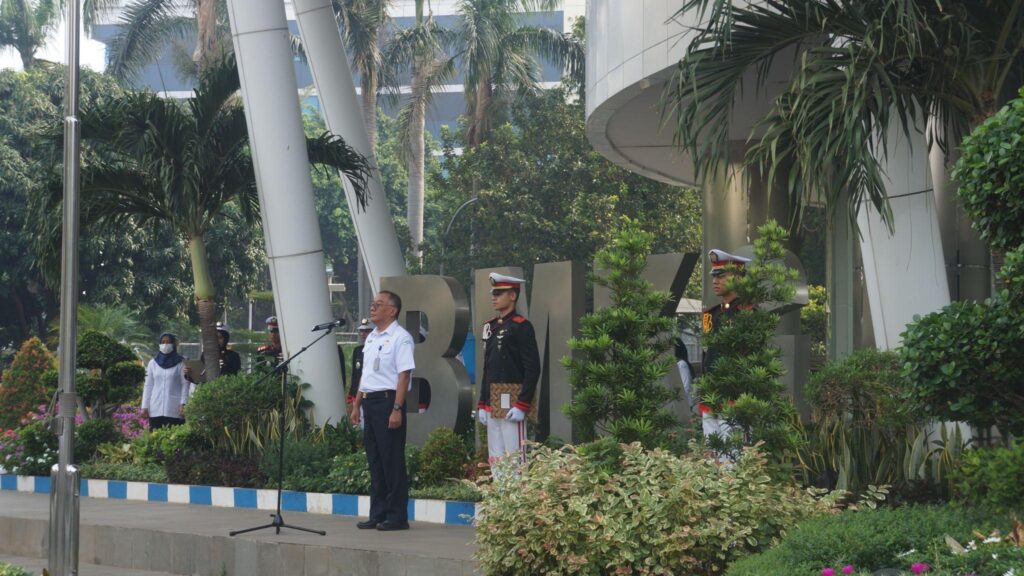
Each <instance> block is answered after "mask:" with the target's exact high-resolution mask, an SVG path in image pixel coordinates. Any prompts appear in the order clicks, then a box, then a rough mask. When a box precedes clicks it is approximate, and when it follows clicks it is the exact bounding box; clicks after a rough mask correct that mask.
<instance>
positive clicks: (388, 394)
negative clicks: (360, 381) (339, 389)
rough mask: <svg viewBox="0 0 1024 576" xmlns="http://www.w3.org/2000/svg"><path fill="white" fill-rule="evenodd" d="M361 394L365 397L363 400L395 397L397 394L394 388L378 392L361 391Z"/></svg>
mask: <svg viewBox="0 0 1024 576" xmlns="http://www.w3.org/2000/svg"><path fill="white" fill-rule="evenodd" d="M359 395H360V396H362V397H363V400H372V399H374V398H393V397H394V396H395V391H394V390H378V391H376V392H362V391H360V392H359Z"/></svg>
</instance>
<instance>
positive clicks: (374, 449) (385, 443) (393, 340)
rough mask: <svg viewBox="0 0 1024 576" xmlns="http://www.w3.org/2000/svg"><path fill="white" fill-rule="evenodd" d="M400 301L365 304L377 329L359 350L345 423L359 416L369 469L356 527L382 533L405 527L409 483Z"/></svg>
mask: <svg viewBox="0 0 1024 576" xmlns="http://www.w3.org/2000/svg"><path fill="white" fill-rule="evenodd" d="M401 311H402V299H401V298H399V297H398V295H397V294H395V293H394V292H389V291H387V290H383V291H381V292H380V293H379V294H377V296H376V297H375V298H374V299H373V303H372V304H370V321H372V322H373V324H374V326H376V329H375V330H373V331H372V332H370V335H369V336H367V337H366V343H365V344H364V345H363V372H362V376H361V377H360V381H359V392H357V393H356V398H355V402H354V403H353V404H352V412H351V413H350V416H349V417H350V419H351V421H352V424H353V425H355V426H358V425H359V409H360V408H362V414H363V445H364V446H365V447H366V460H367V464H368V465H369V467H370V518H369V520H364V521H362V522H359V523H358V524H356V526H358V527H359V528H361V529H369V528H376V529H377V530H381V531H391V530H407V529H408V528H409V516H408V504H409V478H408V476H407V474H406V470H405V434H406V418H405V396H406V394H407V393H408V392H409V387H410V385H411V382H412V370H413V368H415V367H416V363H415V361H414V360H413V347H414V346H415V343H414V342H413V339H412V335H410V334H409V332H407V331H406V330H405V328H402V327H401V326H400V325H399V324H398V321H397V318H398V314H399V313H400V312H401Z"/></svg>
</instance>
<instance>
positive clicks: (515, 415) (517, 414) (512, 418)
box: [505, 406, 526, 422]
mask: <svg viewBox="0 0 1024 576" xmlns="http://www.w3.org/2000/svg"><path fill="white" fill-rule="evenodd" d="M505 420H508V421H509V422H522V421H523V420H526V412H523V411H522V410H520V409H519V408H516V407H515V406H513V407H512V409H511V410H509V411H508V414H506V415H505Z"/></svg>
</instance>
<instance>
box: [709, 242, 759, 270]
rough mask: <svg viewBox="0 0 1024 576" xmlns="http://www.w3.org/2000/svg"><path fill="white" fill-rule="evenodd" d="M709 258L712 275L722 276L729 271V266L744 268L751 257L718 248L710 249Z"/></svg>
mask: <svg viewBox="0 0 1024 576" xmlns="http://www.w3.org/2000/svg"><path fill="white" fill-rule="evenodd" d="M708 259H709V260H711V275H712V276H721V275H722V274H725V273H726V272H728V271H729V270H728V267H729V266H730V265H731V266H733V267H738V268H742V267H743V265H744V264H746V263H747V262H750V258H745V257H743V256H737V255H736V254H730V253H728V252H726V251H725V250H719V249H717V248H715V249H713V250H710V251H708Z"/></svg>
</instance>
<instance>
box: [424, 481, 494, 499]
mask: <svg viewBox="0 0 1024 576" xmlns="http://www.w3.org/2000/svg"><path fill="white" fill-rule="evenodd" d="M409 496H411V497H412V498H427V499H430V500H455V501H459V502H479V501H480V500H482V499H483V494H481V493H480V490H478V489H476V487H474V486H473V485H471V484H468V483H466V482H445V483H443V484H434V485H432V486H423V487H422V488H412V489H410V490H409Z"/></svg>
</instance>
